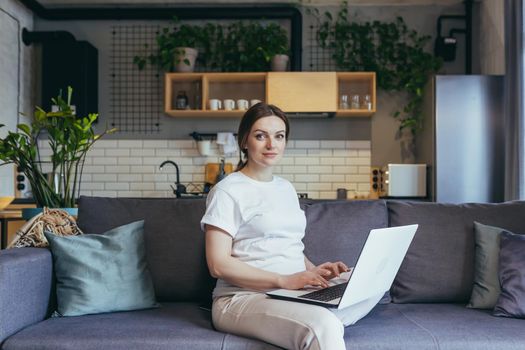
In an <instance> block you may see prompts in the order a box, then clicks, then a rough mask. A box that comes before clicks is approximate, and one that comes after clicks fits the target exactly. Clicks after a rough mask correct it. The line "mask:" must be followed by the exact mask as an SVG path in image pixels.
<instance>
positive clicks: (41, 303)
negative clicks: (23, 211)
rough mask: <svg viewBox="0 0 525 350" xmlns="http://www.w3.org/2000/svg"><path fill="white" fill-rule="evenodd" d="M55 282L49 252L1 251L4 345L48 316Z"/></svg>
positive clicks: (0, 318) (0, 326)
mask: <svg viewBox="0 0 525 350" xmlns="http://www.w3.org/2000/svg"><path fill="white" fill-rule="evenodd" d="M52 283H53V259H52V256H51V252H50V251H49V250H48V249H44V248H14V249H6V250H2V251H0V344H1V343H2V342H3V341H4V340H5V339H6V338H7V337H9V336H10V335H12V334H14V333H16V332H18V331H19V330H21V329H22V328H25V327H27V326H29V325H31V324H34V323H37V322H40V321H42V320H43V319H45V318H46V317H47V314H48V308H49V306H50V302H51V293H52Z"/></svg>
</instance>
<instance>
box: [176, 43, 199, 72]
mask: <svg viewBox="0 0 525 350" xmlns="http://www.w3.org/2000/svg"><path fill="white" fill-rule="evenodd" d="M175 52H176V53H175V57H174V60H175V71H176V72H181V73H182V72H184V73H188V72H193V69H194V68H195V60H196V59H197V55H198V54H199V51H197V50H196V49H193V48H191V47H178V48H176V49H175ZM186 60H187V61H188V62H185V61H186Z"/></svg>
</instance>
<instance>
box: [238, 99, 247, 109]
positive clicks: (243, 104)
mask: <svg viewBox="0 0 525 350" xmlns="http://www.w3.org/2000/svg"><path fill="white" fill-rule="evenodd" d="M237 109H238V110H240V111H245V110H247V109H248V100H243V99H240V100H237Z"/></svg>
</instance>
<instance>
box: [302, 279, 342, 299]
mask: <svg viewBox="0 0 525 350" xmlns="http://www.w3.org/2000/svg"><path fill="white" fill-rule="evenodd" d="M347 284H348V282H347V283H341V284H337V285H335V286H332V287H328V288H324V289H320V290H316V291H314V292H310V293H306V294H303V295H299V298H305V299H312V300H318V301H331V300H334V299H337V298H340V297H342V296H343V293H344V292H345V289H346V285H347Z"/></svg>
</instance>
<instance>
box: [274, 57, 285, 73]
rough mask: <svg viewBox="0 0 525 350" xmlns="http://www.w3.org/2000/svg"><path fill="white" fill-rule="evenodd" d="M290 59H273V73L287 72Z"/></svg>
mask: <svg viewBox="0 0 525 350" xmlns="http://www.w3.org/2000/svg"><path fill="white" fill-rule="evenodd" d="M288 61H289V57H288V55H275V56H273V57H272V71H273V72H286V68H287V67H288Z"/></svg>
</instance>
